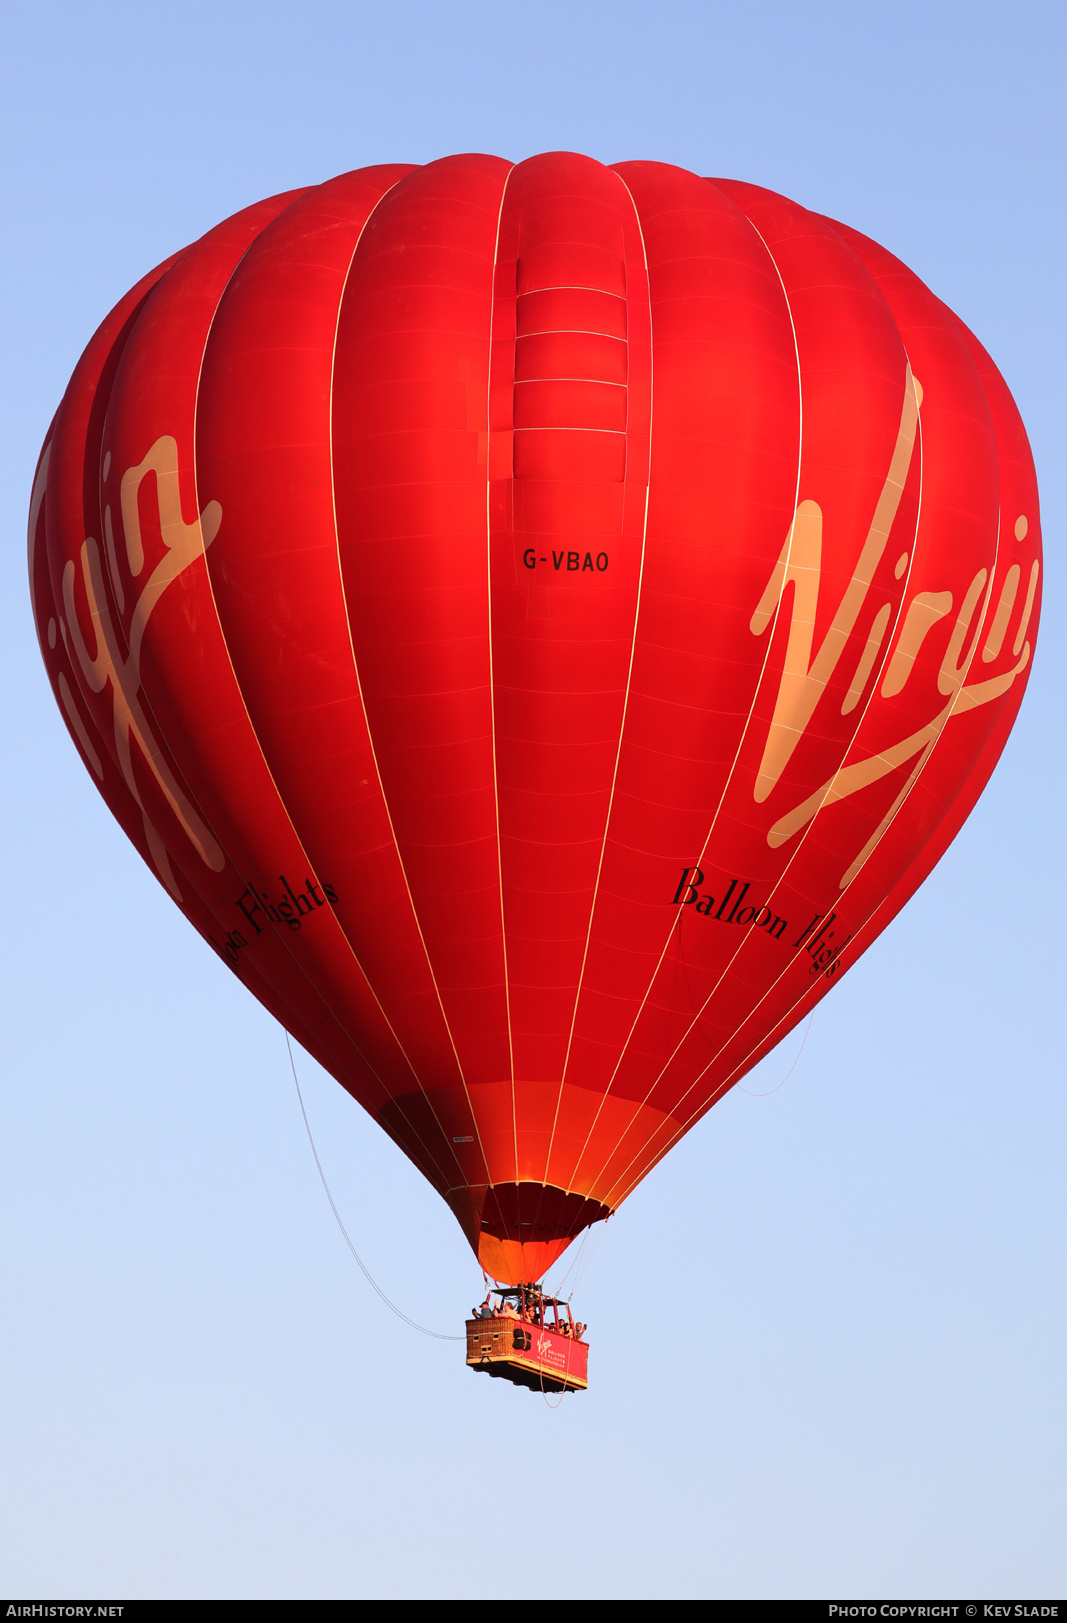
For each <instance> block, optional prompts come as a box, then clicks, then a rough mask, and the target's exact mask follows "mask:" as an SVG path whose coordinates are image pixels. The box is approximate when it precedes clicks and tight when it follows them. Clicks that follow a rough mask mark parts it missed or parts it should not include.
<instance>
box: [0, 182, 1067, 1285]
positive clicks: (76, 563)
mask: <svg viewBox="0 0 1067 1623" xmlns="http://www.w3.org/2000/svg"><path fill="white" fill-rule="evenodd" d="M29 544H30V577H31V590H32V596H33V606H34V611H35V614H36V618H37V626H38V632H39V635H40V639H41V648H42V653H43V655H44V660H45V664H46V666H47V668H48V674H49V677H50V679H51V681H52V684H53V688H54V691H55V695H56V699H57V702H58V704H59V706H60V708H61V711H62V713H63V716H64V718H65V720H66V722H67V725H68V727H69V729H70V732H71V735H72V737H73V739H74V741H75V743H76V745H77V747H78V749H79V750H80V752H81V755H82V757H83V759H84V761H85V764H86V765H87V767H88V769H89V770H90V772H92V774H93V775H94V777H95V779H96V781H97V783H98V786H99V788H100V792H101V793H102V795H103V796H104V798H105V800H106V801H107V803H108V805H109V806H110V808H111V810H112V811H113V812H114V814H115V816H116V817H117V818H118V819H119V821H120V822H121V824H122V826H123V828H124V829H125V830H126V832H127V834H128V835H129V837H130V839H131V840H132V841H133V843H134V844H135V845H136V846H137V848H138V850H139V851H140V852H141V854H142V856H143V857H144V859H145V861H146V862H147V863H148V864H149V865H150V866H151V867H152V869H153V870H154V872H155V873H156V874H157V875H158V877H159V879H160V880H161V882H162V883H163V884H164V885H165V886H166V887H167V889H168V890H169V891H170V893H171V895H172V896H173V898H174V900H175V902H176V903H177V905H178V906H179V907H180V908H181V909H182V911H183V912H184V913H185V915H186V917H187V918H188V919H189V920H190V922H191V923H192V924H193V925H194V927H195V928H196V929H197V930H199V931H200V933H201V934H202V935H203V936H204V937H205V938H206V939H207V940H208V941H209V942H210V943H211V945H212V946H213V948H214V949H215V951H216V952H217V953H218V954H219V956H220V957H221V958H222V959H224V960H225V962H226V963H227V964H228V965H229V967H230V969H231V970H232V971H233V973H235V974H236V975H238V976H239V977H240V979H241V980H242V981H243V982H244V984H245V985H246V986H247V987H248V989H249V991H251V992H252V993H253V994H254V996H256V997H257V998H259V999H260V1001H261V1002H262V1003H263V1004H264V1005H265V1006H266V1007H267V1008H268V1009H269V1010H270V1011H271V1012H272V1013H273V1014H274V1015H276V1016H277V1018H278V1019H279V1020H280V1021H281V1022H282V1023H283V1024H284V1025H285V1026H286V1027H287V1028H288V1030H289V1031H290V1032H292V1034H293V1035H294V1037H296V1038H297V1039H298V1040H299V1041H300V1042H301V1043H302V1044H303V1045H304V1046H305V1048H307V1049H308V1051H309V1052H310V1053H312V1054H313V1055H314V1056H315V1057H316V1058H317V1059H318V1060H319V1061H320V1062H321V1063H322V1064H323V1065H324V1066H325V1067H326V1068H327V1069H328V1070H329V1071H330V1072H332V1074H333V1075H334V1076H335V1077H336V1078H337V1080H338V1081H339V1082H340V1083H341V1084H342V1085H343V1086H344V1087H345V1088H347V1089H348V1091H349V1092H350V1093H351V1094H352V1095H353V1096H354V1097H355V1098H356V1099H358V1100H359V1102H360V1103H361V1104H362V1105H363V1106H364V1108H365V1109H367V1110H368V1111H369V1112H370V1113H371V1114H372V1115H373V1116H374V1118H375V1119H376V1121H378V1122H379V1123H380V1124H381V1126H382V1127H383V1128H384V1130H385V1131H386V1132H387V1133H388V1134H389V1135H390V1136H391V1137H392V1138H393V1139H394V1141H395V1142H396V1143H397V1144H398V1145H400V1147H401V1148H402V1149H403V1150H404V1151H405V1152H406V1154H407V1155H408V1156H410V1158H411V1159H412V1161H413V1162H414V1163H415V1164H416V1166H418V1167H419V1168H420V1169H421V1170H422V1172H423V1173H424V1174H425V1176H426V1177H427V1178H428V1179H429V1180H430V1182H431V1183H432V1184H433V1185H434V1187H435V1188H437V1189H438V1190H439V1191H440V1193H441V1194H442V1195H443V1196H444V1198H445V1200H446V1201H447V1202H448V1204H449V1205H450V1206H451V1208H452V1210H453V1212H454V1213H455V1215H456V1217H457V1218H458V1219H459V1222H460V1224H461V1225H462V1227H463V1230H464V1232H465V1233H466V1235H467V1237H468V1239H469V1241H470V1243H471V1245H472V1247H473V1248H474V1250H475V1252H476V1254H477V1255H478V1257H479V1258H480V1260H481V1261H482V1263H483V1265H484V1266H485V1268H486V1269H487V1270H488V1272H489V1273H491V1274H492V1275H493V1276H494V1277H495V1278H497V1279H498V1280H503V1281H509V1282H516V1281H518V1280H520V1279H522V1278H525V1279H529V1280H532V1279H537V1278H538V1277H540V1275H541V1274H542V1273H543V1272H544V1270H545V1269H546V1268H547V1267H548V1266H549V1265H550V1264H551V1262H552V1261H553V1260H554V1259H555V1258H556V1257H557V1256H558V1255H559V1254H560V1253H561V1252H562V1251H563V1249H564V1248H565V1247H566V1246H567V1244H568V1243H569V1242H570V1240H571V1239H572V1238H573V1237H574V1236H575V1235H576V1234H577V1233H579V1232H580V1231H581V1230H582V1229H583V1228H584V1227H586V1226H587V1225H588V1224H590V1223H592V1222H595V1221H597V1220H599V1219H601V1218H603V1217H605V1216H606V1215H607V1214H609V1213H610V1212H611V1211H613V1210H614V1209H615V1208H616V1207H617V1206H618V1205H619V1203H620V1201H622V1200H623V1199H625V1197H626V1195H627V1194H628V1192H629V1191H630V1190H632V1189H633V1187H634V1186H635V1184H636V1183H637V1182H638V1181H639V1180H640V1179H641V1178H642V1177H643V1176H644V1175H645V1174H646V1173H647V1172H648V1171H649V1169H650V1168H651V1167H653V1166H654V1165H655V1164H656V1162H657V1161H659V1160H660V1158H661V1157H662V1156H664V1155H665V1154H666V1153H667V1152H668V1151H669V1149H670V1148H671V1146H672V1144H674V1143H676V1142H677V1140H678V1139H679V1137H680V1136H681V1135H682V1134H683V1133H685V1132H686V1131H687V1130H688V1129H689V1128H690V1127H691V1126H692V1125H693V1124H694V1123H695V1122H697V1121H698V1120H699V1119H700V1118H701V1116H702V1115H703V1114H704V1113H705V1112H706V1111H707V1110H708V1109H709V1108H710V1107H711V1106H712V1105H713V1104H714V1103H715V1101H716V1100H717V1099H719V1098H721V1097H722V1095H723V1093H724V1092H725V1091H726V1090H727V1089H728V1088H730V1087H731V1086H732V1085H733V1084H734V1083H735V1082H737V1081H738V1080H739V1079H740V1078H741V1077H743V1076H744V1075H745V1073H746V1071H748V1070H749V1069H750V1068H751V1067H752V1066H753V1065H754V1064H756V1062H757V1061H758V1060H759V1059H760V1058H761V1057H762V1056H763V1055H764V1054H766V1053H767V1052H768V1051H769V1050H770V1049H771V1048H772V1047H773V1046H774V1045H775V1044H776V1043H777V1042H779V1041H780V1039H781V1038H782V1037H783V1036H784V1035H785V1033H786V1032H788V1031H789V1029H790V1028H791V1027H792V1026H793V1025H794V1024H795V1023H796V1022H797V1021H798V1020H799V1019H801V1017H802V1016H804V1015H805V1014H806V1013H807V1012H808V1011H809V1010H810V1009H811V1008H813V1007H814V1005H815V1004H816V1003H817V1002H818V1001H819V999H820V998H822V997H823V996H824V995H825V994H826V992H827V991H828V990H829V989H830V987H831V986H832V985H833V983H834V981H835V979H837V978H839V977H840V976H841V975H842V974H843V973H844V972H845V971H846V970H847V969H848V967H849V965H850V964H852V963H854V962H855V960H856V958H857V957H858V956H859V954H860V953H861V952H863V950H864V949H865V948H866V947H867V946H868V945H869V944H870V942H871V941H872V940H873V939H874V937H875V936H876V935H877V934H878V933H879V931H881V930H882V929H883V928H884V927H885V925H886V924H887V923H888V922H889V920H890V919H891V918H892V917H893V916H894V914H895V913H896V912H897V910H898V909H899V908H900V907H901V906H902V905H903V903H904V902H905V901H906V900H907V898H908V897H909V896H910V895H911V893H912V892H913V891H914V890H915V888H916V886H917V885H919V884H920V883H921V882H922V880H923V878H924V877H925V876H926V874H927V873H928V872H929V870H930V869H931V867H932V866H933V864H934V863H935V862H936V861H937V860H938V858H939V857H940V856H941V854H942V853H943V852H944V850H945V848H946V847H947V845H948V844H949V842H950V841H951V840H952V838H953V837H954V835H955V834H956V833H957V831H958V830H959V828H960V826H961V824H962V822H963V820H964V818H965V817H966V816H967V814H968V812H969V811H970V809H971V807H972V806H973V805H974V803H975V800H976V799H977V797H978V795H979V794H980V792H981V790H982V788H983V787H984V785H985V783H986V781H987V779H988V777H989V774H990V772H991V771H992V769H993V766H994V765H995V763H996V760H997V757H998V756H999V754H1000V751H1001V749H1002V748H1003V745H1004V742H1005V739H1006V737H1007V735H1008V732H1009V730H1010V728H1011V725H1012V722H1013V720H1014V717H1015V714H1016V711H1017V709H1018V706H1019V703H1020V701H1021V698H1022V694H1023V689H1024V687H1025V684H1026V679H1027V674H1028V670H1029V665H1030V660H1031V656H1032V651H1033V647H1034V639H1035V635H1036V630H1037V622H1038V612H1039V597H1040V567H1041V565H1040V559H1041V552H1040V525H1039V521H1038V498H1037V487H1036V481H1035V476H1034V469H1033V464H1032V461H1031V457H1030V452H1029V448H1028V445H1027V441H1026V435H1025V433H1024V430H1023V427H1022V424H1021V422H1020V419H1019V416H1018V413H1017V411H1016V408H1015V406H1014V403H1013V401H1012V399H1011V396H1010V395H1009V393H1008V390H1007V388H1006V386H1005V384H1004V382H1003V380H1002V379H1001V377H1000V375H999V373H998V372H997V370H996V368H995V367H994V366H993V364H992V362H991V361H990V359H989V357H988V356H987V355H986V353H985V351H984V350H983V349H982V347H981V345H980V344H979V343H978V342H977V341H976V340H975V338H974V337H973V336H972V335H971V334H970V333H969V332H968V331H967V329H966V328H965V327H964V326H963V324H962V323H961V322H960V321H959V320H958V319H957V318H956V317H955V316H954V315H953V314H952V312H951V311H950V310H949V309H947V308H946V306H945V305H943V304H942V303H940V301H939V300H938V299H936V298H935V297H934V295H933V294H932V293H930V292H929V290H928V289H927V288H926V287H925V286H924V285H923V284H922V283H921V282H920V281H919V280H918V279H917V278H916V277H915V276H914V275H913V274H912V273H911V272H910V271H908V270H907V269H906V267H905V266H904V265H902V264H901V263H900V262H899V261H898V260H896V259H894V258H893V257H892V256H891V255H890V254H889V253H887V252H886V251H885V250H884V249H882V248H880V247H878V246H877V245H876V244H875V243H873V242H871V241H869V240H868V239H867V238H865V237H862V236H859V235H858V234H857V233H856V232H854V231H851V230H849V229H847V228H846V227H844V226H842V225H839V224H837V223H834V222H832V221H829V220H827V219H824V218H822V217H821V216H819V215H816V214H811V213H809V212H807V211H806V210H805V209H803V208H801V207H800V206H799V205H798V204H796V203H792V202H790V201H788V200H787V199H785V198H783V197H779V196H776V195H774V194H773V193H770V192H766V191H762V190H760V189H759V188H757V187H754V186H748V185H742V184H739V183H737V182H733V181H721V180H717V181H708V180H703V179H700V178H699V177H698V176H696V175H693V174H690V173H687V172H686V171H684V170H681V169H676V168H672V167H670V166H669V165H664V164H656V163H626V164H620V165H618V166H616V167H614V168H606V167H604V166H602V165H601V164H599V163H596V162H594V161H593V160H592V159H589V158H584V157H580V156H577V155H575V154H572V153H549V154H545V155H544V156H541V157H537V158H532V159H529V160H527V161H526V162H524V163H520V164H517V165H512V164H510V163H507V162H505V161H504V160H503V159H499V158H492V157H482V156H464V157H454V158H445V159H443V160H441V161H440V162H437V163H432V164H428V165H426V166H425V167H423V168H415V167H411V166H408V165H394V166H387V167H380V168H373V169H364V170H357V171H355V172H354V173H351V174H347V175H342V176H340V177H338V178H337V179H336V180H332V181H328V182H327V183H326V184H325V185H321V186H314V187H310V188H309V189H307V190H306V191H300V192H294V193H289V194H287V195H285V196H280V197H274V198H270V199H268V200H267V201H266V202H262V203H259V204H256V205H255V206H254V207H252V208H249V209H246V210H245V211H244V212H243V213H241V214H237V215H235V216H234V217H233V218H232V219H229V220H226V221H224V222H223V223H222V224H221V225H219V226H217V227H216V228H215V229H214V230H213V231H210V232H209V233H208V234H207V235H206V236H205V237H203V238H202V239H201V240H200V241H199V242H197V243H194V244H193V246H192V247H190V248H187V249H186V250H185V251H184V252H183V253H180V254H178V255H176V256H175V258H173V259H172V260H169V261H168V262H167V263H166V264H164V265H162V266H160V267H159V268H158V269H157V270H155V271H153V272H152V273H151V274H150V275H149V276H147V277H146V278H145V279H144V280H143V281H142V282H140V283H139V284H138V285H137V286H136V287H135V288H133V289H132V291H131V292H130V293H129V294H127V295H126V297H125V298H124V299H122V300H121V301H120V303H119V304H118V305H117V306H116V308H115V309H114V310H113V311H112V313H111V314H110V315H109V316H108V318H107V319H106V320H105V321H104V323H103V324H102V326H101V327H100V329H99V330H98V332H97V333H96V335H95V336H94V338H93V339H92V340H91V342H90V344H89V346H88V348H87V349H86V351H85V354H84V355H83V356H82V359H81V361H80V362H79V364H78V367H77V369H76V370H75V372H74V375H73V377H72V379H71V381H70V384H69V386H68V389H67V391H66V394H65V395H64V398H63V401H62V403H61V405H60V407H59V410H58V412H57V414H56V417H55V420H54V422H53V424H52V426H51V428H50V430H49V433H48V437H47V439H46V442H45V447H44V450H43V452H42V456H41V461H40V464H39V467H38V471H37V477H36V481H35V483H34V488H33V499H32V505H31V510H30V525H29Z"/></svg>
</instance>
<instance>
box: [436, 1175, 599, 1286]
mask: <svg viewBox="0 0 1067 1623" xmlns="http://www.w3.org/2000/svg"><path fill="white" fill-rule="evenodd" d="M468 1198H469V1199H470V1202H471V1206H472V1207H473V1212H471V1216H470V1217H466V1214H464V1216H463V1217H460V1222H461V1223H462V1225H463V1228H464V1231H465V1232H467V1234H468V1238H469V1239H470V1241H471V1243H472V1245H473V1248H474V1251H475V1254H476V1256H477V1258H478V1261H479V1262H480V1263H481V1265H482V1267H483V1268H484V1269H485V1271H486V1273H487V1274H489V1275H491V1277H492V1278H493V1279H495V1280H497V1281H498V1283H500V1284H507V1285H521V1284H523V1283H524V1282H525V1283H527V1284H532V1283H533V1282H534V1281H536V1280H538V1279H540V1278H541V1276H542V1274H543V1273H544V1272H545V1270H546V1269H548V1268H551V1266H552V1264H553V1263H554V1262H555V1261H556V1259H557V1257H560V1256H562V1254H563V1252H564V1251H566V1249H567V1247H568V1246H569V1245H570V1243H571V1241H572V1240H574V1239H575V1238H576V1237H577V1236H578V1235H579V1234H580V1233H581V1232H582V1230H583V1229H587V1228H588V1227H589V1226H590V1224H591V1223H602V1222H603V1221H604V1219H605V1218H607V1217H610V1216H611V1208H610V1207H608V1206H605V1205H604V1204H603V1202H601V1201H599V1200H592V1199H590V1198H589V1197H587V1196H585V1195H580V1194H574V1193H568V1191H567V1190H565V1189H558V1188H556V1187H555V1186H554V1185H552V1184H542V1183H498V1184H493V1185H491V1186H490V1187H489V1188H487V1189H484V1190H474V1189H472V1190H470V1191H469V1194H468ZM468 1210H469V1208H468ZM456 1215H457V1216H459V1215H460V1214H459V1213H458V1212H457V1214H456ZM465 1218H466V1220H464V1219H465ZM472 1218H473V1222H472V1221H471V1220H472ZM468 1224H471V1228H472V1229H473V1232H470V1230H469V1229H468Z"/></svg>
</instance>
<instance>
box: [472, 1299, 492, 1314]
mask: <svg viewBox="0 0 1067 1623" xmlns="http://www.w3.org/2000/svg"><path fill="white" fill-rule="evenodd" d="M474 1317H475V1318H476V1319H491V1318H492V1317H493V1304H492V1302H491V1301H490V1300H489V1297H488V1295H487V1296H486V1298H485V1301H484V1302H483V1303H482V1304H481V1306H480V1307H476V1308H475V1310H474Z"/></svg>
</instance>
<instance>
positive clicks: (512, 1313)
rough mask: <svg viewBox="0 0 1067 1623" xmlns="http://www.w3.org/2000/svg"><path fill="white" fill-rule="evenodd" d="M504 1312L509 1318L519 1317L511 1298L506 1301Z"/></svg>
mask: <svg viewBox="0 0 1067 1623" xmlns="http://www.w3.org/2000/svg"><path fill="white" fill-rule="evenodd" d="M504 1314H505V1317H506V1318H509V1319H517V1318H518V1316H519V1315H518V1313H517V1311H516V1310H515V1308H514V1307H513V1306H512V1304H511V1301H510V1299H509V1300H507V1301H505V1303H504Z"/></svg>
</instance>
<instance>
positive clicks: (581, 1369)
mask: <svg viewBox="0 0 1067 1623" xmlns="http://www.w3.org/2000/svg"><path fill="white" fill-rule="evenodd" d="M493 1297H496V1298H497V1299H498V1300H497V1301H496V1302H495V1303H494V1302H493V1301H492V1300H491V1299H492V1298H493ZM584 1333H585V1326H584V1325H583V1324H581V1323H576V1322H575V1320H574V1319H573V1318H572V1316H571V1310H570V1304H569V1303H568V1302H564V1301H561V1300H559V1299H558V1298H556V1297H553V1296H546V1295H544V1293H543V1292H542V1291H541V1289H540V1288H539V1287H538V1286H537V1285H516V1286H513V1287H511V1288H508V1289H497V1290H493V1291H490V1292H489V1294H488V1295H487V1296H486V1299H485V1301H484V1302H483V1303H482V1305H481V1307H480V1308H477V1309H476V1310H475V1316H474V1317H473V1318H471V1319H468V1320H467V1367H468V1368H469V1369H473V1370H475V1371H481V1372H482V1373H483V1374H486V1375H492V1376H495V1377H496V1378H497V1379H498V1380H505V1381H510V1382H511V1383H512V1385H513V1386H525V1387H527V1388H528V1389H529V1390H530V1391H531V1392H584V1391H585V1390H586V1388H587V1386H588V1385H589V1378H588V1369H589V1347H588V1344H587V1343H586V1342H585V1340H584V1339H583V1337H584Z"/></svg>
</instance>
